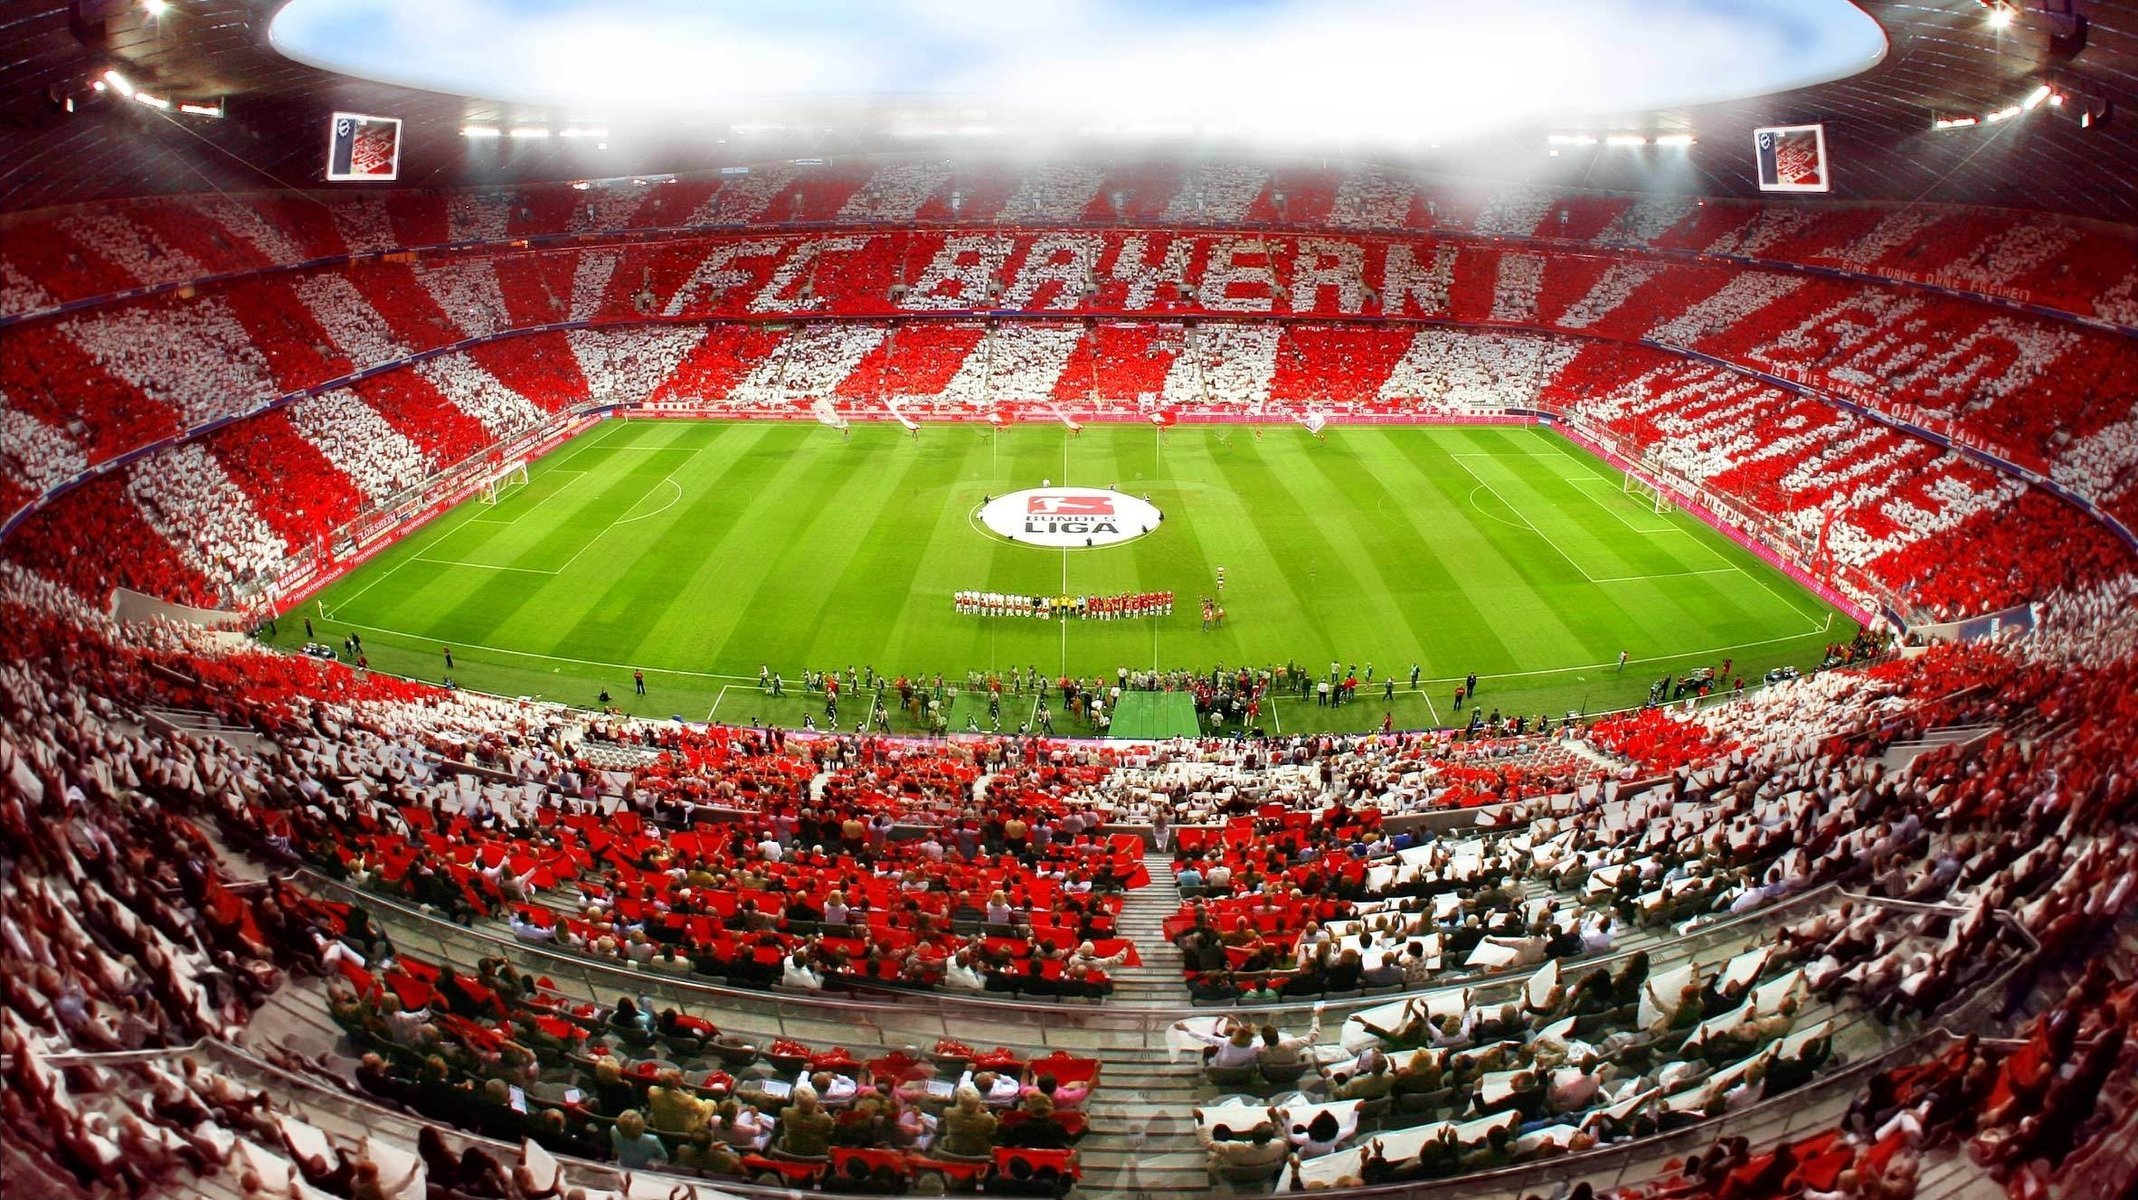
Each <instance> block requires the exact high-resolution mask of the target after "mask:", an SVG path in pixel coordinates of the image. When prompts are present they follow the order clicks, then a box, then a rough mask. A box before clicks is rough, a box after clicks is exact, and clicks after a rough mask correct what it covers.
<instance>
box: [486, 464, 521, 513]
mask: <svg viewBox="0 0 2138 1200" xmlns="http://www.w3.org/2000/svg"><path fill="white" fill-rule="evenodd" d="M526 486H527V460H526V459H521V460H520V461H518V462H513V463H507V464H505V465H504V466H501V467H499V468H497V469H496V470H495V471H492V472H491V473H490V474H489V476H487V477H486V478H484V480H483V483H482V489H481V491H482V497H483V503H484V504H496V503H497V502H498V501H499V500H500V499H502V498H503V497H504V495H505V493H506V492H507V491H508V490H509V489H511V488H516V487H526Z"/></svg>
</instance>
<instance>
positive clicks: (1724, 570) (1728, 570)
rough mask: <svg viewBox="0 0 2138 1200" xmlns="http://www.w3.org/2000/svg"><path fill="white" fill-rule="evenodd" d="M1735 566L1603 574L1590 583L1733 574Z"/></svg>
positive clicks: (1735, 569) (1632, 581)
mask: <svg viewBox="0 0 2138 1200" xmlns="http://www.w3.org/2000/svg"><path fill="white" fill-rule="evenodd" d="M1736 573H1737V568H1736V567H1710V568H1707V569H1706V570H1700V571H1664V572H1663V573H1661V574H1659V575H1605V576H1602V577H1601V578H1596V579H1591V580H1589V582H1590V583H1646V582H1648V581H1649V580H1651V579H1686V578H1690V577H1692V576H1694V575H1734V574H1736Z"/></svg>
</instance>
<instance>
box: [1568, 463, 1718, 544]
mask: <svg viewBox="0 0 2138 1200" xmlns="http://www.w3.org/2000/svg"><path fill="white" fill-rule="evenodd" d="M1565 479H1566V481H1567V482H1568V483H1571V484H1575V485H1576V489H1575V490H1576V491H1577V492H1578V493H1579V494H1580V496H1581V497H1582V499H1584V500H1587V501H1588V502H1589V503H1591V504H1594V505H1595V506H1596V507H1598V508H1600V509H1602V510H1604V511H1605V512H1607V513H1610V514H1611V515H1612V516H1613V517H1616V518H1618V523H1619V524H1621V525H1624V526H1625V527H1626V528H1628V529H1631V530H1632V531H1633V532H1635V533H1637V534H1640V535H1641V536H1642V537H1656V536H1659V535H1661V534H1665V533H1682V534H1685V535H1686V536H1688V537H1690V536H1691V535H1692V530H1690V529H1683V528H1680V527H1679V526H1676V525H1672V524H1670V523H1669V522H1665V523H1664V524H1663V525H1662V526H1660V527H1658V528H1643V527H1641V526H1639V525H1635V524H1634V523H1633V522H1631V521H1628V520H1627V519H1626V514H1624V513H1622V512H1620V511H1618V509H1617V508H1616V507H1615V506H1613V505H1612V504H1611V503H1610V502H1609V501H1606V500H1604V499H1603V498H1601V497H1599V496H1598V495H1596V494H1595V493H1594V492H1591V491H1588V490H1587V489H1585V488H1581V487H1580V486H1579V485H1580V484H1584V483H1609V482H1611V481H1610V480H1608V479H1605V478H1604V477H1603V476H1601V475H1580V476H1575V475H1568V476H1565Z"/></svg>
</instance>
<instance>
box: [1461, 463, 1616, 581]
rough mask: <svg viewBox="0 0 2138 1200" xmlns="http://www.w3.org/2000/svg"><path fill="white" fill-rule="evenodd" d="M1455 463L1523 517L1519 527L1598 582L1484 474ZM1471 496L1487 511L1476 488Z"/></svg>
mask: <svg viewBox="0 0 2138 1200" xmlns="http://www.w3.org/2000/svg"><path fill="white" fill-rule="evenodd" d="M1455 465H1456V466H1458V467H1462V469H1463V471H1464V472H1466V473H1467V474H1468V475H1469V476H1470V478H1472V479H1475V480H1476V481H1477V482H1478V484H1479V486H1481V487H1483V488H1484V489H1485V490H1486V491H1488V492H1491V493H1492V498H1493V499H1495V500H1498V501H1499V502H1500V503H1501V504H1505V505H1507V511H1508V512H1511V513H1513V514H1514V515H1515V516H1517V517H1521V518H1522V524H1521V525H1520V526H1519V528H1526V529H1528V530H1529V531H1530V532H1531V533H1534V534H1536V535H1537V536H1538V537H1540V538H1543V539H1544V544H1545V545H1547V546H1550V547H1551V548H1552V550H1553V551H1554V552H1556V553H1557V554H1558V555H1559V557H1561V558H1563V559H1565V560H1566V562H1567V565H1568V566H1570V567H1572V568H1574V569H1575V570H1576V571H1579V572H1580V573H1581V577H1582V578H1583V579H1586V580H1588V581H1589V582H1590V583H1594V582H1596V577H1595V576H1593V575H1591V574H1589V572H1588V568H1586V567H1584V566H1582V565H1581V564H1580V563H1579V562H1576V561H1575V559H1574V556H1573V555H1571V554H1568V553H1567V552H1566V550H1565V549H1564V548H1563V547H1561V546H1560V545H1559V543H1557V542H1555V541H1553V540H1552V535H1550V534H1548V533H1546V532H1544V531H1543V530H1541V529H1539V528H1537V524H1536V522H1534V521H1532V520H1530V519H1529V517H1528V516H1527V515H1526V514H1524V513H1523V512H1522V510H1521V509H1519V508H1516V507H1515V506H1514V505H1512V504H1508V503H1507V497H1505V496H1502V495H1500V490H1499V489H1498V488H1496V487H1493V486H1492V485H1491V484H1490V483H1488V482H1486V480H1485V477H1484V476H1482V475H1480V474H1478V473H1477V472H1475V471H1472V470H1470V468H1469V467H1467V466H1463V463H1462V460H1461V459H1460V458H1458V459H1456V462H1455ZM1470 498H1471V501H1472V503H1471V507H1473V508H1476V509H1477V511H1478V512H1480V513H1485V510H1484V508H1483V507H1482V506H1480V505H1478V504H1477V503H1476V499H1477V492H1476V490H1475V489H1473V490H1472V491H1471V492H1470ZM1485 515H1487V516H1490V515H1491V514H1489V513H1485ZM1500 520H1501V522H1502V523H1503V524H1508V525H1512V524H1514V522H1512V521H1508V520H1506V519H1505V518H1501V519H1500Z"/></svg>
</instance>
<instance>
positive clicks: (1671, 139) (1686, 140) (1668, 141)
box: [1655, 133, 1699, 146]
mask: <svg viewBox="0 0 2138 1200" xmlns="http://www.w3.org/2000/svg"><path fill="white" fill-rule="evenodd" d="M1698 140H1699V139H1697V138H1695V137H1693V135H1692V134H1689V133H1666V134H1664V135H1663V136H1662V137H1659V138H1657V139H1656V140H1655V144H1656V145H1658V146H1690V145H1693V144H1695V143H1696V142H1697V141H1698Z"/></svg>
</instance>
